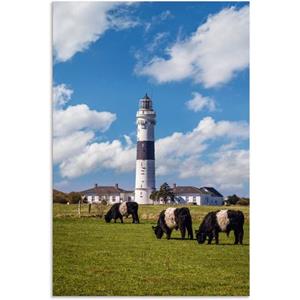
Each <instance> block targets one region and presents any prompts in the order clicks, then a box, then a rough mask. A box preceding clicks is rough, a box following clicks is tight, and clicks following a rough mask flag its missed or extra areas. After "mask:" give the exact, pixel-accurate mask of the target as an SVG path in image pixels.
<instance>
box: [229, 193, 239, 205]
mask: <svg viewBox="0 0 300 300" xmlns="http://www.w3.org/2000/svg"><path fill="white" fill-rule="evenodd" d="M240 199H241V198H240V197H238V196H237V195H235V194H234V195H232V196H228V198H227V202H228V203H229V204H233V205H235V204H236V203H237V202H238V201H239V200H240Z"/></svg>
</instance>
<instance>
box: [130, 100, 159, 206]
mask: <svg viewBox="0 0 300 300" xmlns="http://www.w3.org/2000/svg"><path fill="white" fill-rule="evenodd" d="M155 118H156V114H155V111H154V110H153V108H152V100H151V99H150V98H149V97H148V95H147V94H146V95H145V96H144V97H143V98H142V99H141V100H140V107H139V110H138V112H137V114H136V124H137V147H136V149H137V152H136V177H135V201H136V202H137V203H140V204H151V203H152V201H151V200H150V194H151V193H152V191H154V190H155V151H154V126H155V124H156V120H155Z"/></svg>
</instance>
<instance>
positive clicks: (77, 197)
mask: <svg viewBox="0 0 300 300" xmlns="http://www.w3.org/2000/svg"><path fill="white" fill-rule="evenodd" d="M68 196H69V199H70V203H73V204H75V203H78V202H79V201H80V200H81V194H80V193H77V192H71V193H69V195H68Z"/></svg>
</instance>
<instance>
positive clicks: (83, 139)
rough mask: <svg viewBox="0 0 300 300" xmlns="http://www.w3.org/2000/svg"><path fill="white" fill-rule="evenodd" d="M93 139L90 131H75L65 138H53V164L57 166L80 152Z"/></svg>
mask: <svg viewBox="0 0 300 300" xmlns="http://www.w3.org/2000/svg"><path fill="white" fill-rule="evenodd" d="M93 138H94V133H93V132H92V131H88V132H84V131H76V132H73V133H71V134H69V135H67V136H60V137H54V138H53V163H54V164H58V163H61V162H63V161H64V160H65V159H67V158H69V157H73V156H75V155H77V154H79V153H81V152H82V150H83V149H84V148H85V146H86V145H87V144H88V143H89V142H90V141H91V140H92V139H93Z"/></svg>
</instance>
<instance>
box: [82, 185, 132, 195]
mask: <svg viewBox="0 0 300 300" xmlns="http://www.w3.org/2000/svg"><path fill="white" fill-rule="evenodd" d="M131 192H132V191H126V190H124V189H121V188H119V187H118V186H95V187H93V188H91V189H88V190H84V191H81V192H79V193H80V194H82V195H107V194H120V193H131Z"/></svg>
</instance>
